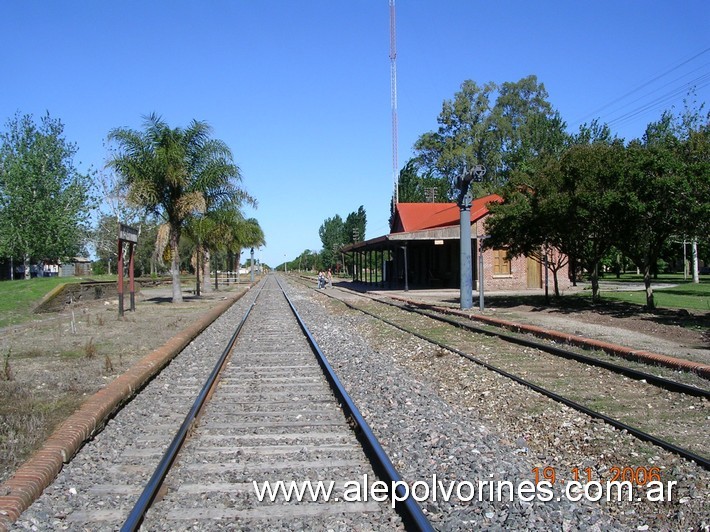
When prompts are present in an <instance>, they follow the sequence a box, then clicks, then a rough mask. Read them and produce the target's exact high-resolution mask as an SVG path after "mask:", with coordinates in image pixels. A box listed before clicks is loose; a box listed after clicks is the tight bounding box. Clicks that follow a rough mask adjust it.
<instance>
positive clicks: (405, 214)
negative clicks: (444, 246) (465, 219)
mask: <svg viewBox="0 0 710 532" xmlns="http://www.w3.org/2000/svg"><path fill="white" fill-rule="evenodd" d="M502 201H503V198H501V197H500V196H499V195H498V194H489V195H488V196H483V197H482V198H477V199H475V200H473V205H471V223H473V222H475V221H476V220H479V219H481V218H483V217H484V216H485V215H486V214H488V204H489V203H493V202H496V203H500V202H502ZM396 209H397V210H396V213H395V218H394V223H393V227H392V232H393V233H410V232H412V231H422V230H424V229H434V228H436V227H447V226H450V225H458V223H459V220H460V211H459V207H458V205H456V203H398V204H397V206H396Z"/></svg>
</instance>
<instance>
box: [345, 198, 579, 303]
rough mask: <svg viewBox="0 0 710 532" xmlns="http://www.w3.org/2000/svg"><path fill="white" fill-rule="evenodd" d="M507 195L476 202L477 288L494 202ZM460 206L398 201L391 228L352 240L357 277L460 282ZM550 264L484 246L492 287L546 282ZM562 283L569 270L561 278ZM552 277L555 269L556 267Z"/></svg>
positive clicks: (434, 284) (388, 283) (428, 284)
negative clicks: (545, 272) (384, 233)
mask: <svg viewBox="0 0 710 532" xmlns="http://www.w3.org/2000/svg"><path fill="white" fill-rule="evenodd" d="M501 201H503V200H502V198H501V197H500V196H498V195H497V194H491V195H488V196H484V197H482V198H478V199H476V200H474V201H473V204H472V205H471V250H472V261H471V262H472V270H473V271H472V273H473V280H474V289H475V288H477V286H478V279H479V271H478V270H479V259H480V255H479V253H480V246H479V244H480V242H481V239H482V238H485V227H484V221H485V218H486V216H488V214H489V211H488V205H489V204H491V203H494V202H501ZM459 240H460V210H459V207H458V205H456V203H398V204H397V206H396V211H395V215H394V217H393V221H392V228H391V232H390V234H388V235H384V236H380V237H377V238H373V239H370V240H366V241H364V242H357V243H355V244H350V245H349V246H346V247H345V248H344V250H343V251H344V252H345V253H348V254H351V256H352V259H353V263H354V264H355V267H354V271H353V280H355V281H360V282H364V283H371V284H376V285H378V286H384V287H388V288H402V287H404V286H405V285H407V286H409V287H413V288H458V287H459V283H460V278H461V275H460V245H459ZM543 270H544V268H543V266H542V264H540V262H539V261H538V260H536V259H534V258H532V257H516V258H513V259H509V258H508V256H507V251H506V250H504V249H488V250H485V251H484V252H483V281H484V287H485V289H486V290H496V291H498V290H500V291H507V290H525V289H532V288H541V287H542V286H543V282H544V271H543ZM558 280H559V282H560V288H561V289H564V288H566V287H567V286H569V276H568V275H567V272H566V270H565V273H564V275H560V276H559V278H558ZM550 283H552V274H551V273H550Z"/></svg>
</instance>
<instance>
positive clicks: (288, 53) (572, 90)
mask: <svg viewBox="0 0 710 532" xmlns="http://www.w3.org/2000/svg"><path fill="white" fill-rule="evenodd" d="M708 27H710V2H708V1H707V0H688V1H685V0H684V1H681V2H677V1H670V0H669V1H656V0H644V1H641V0H637V1H625V0H596V1H586V2H581V1H578V2H575V1H570V0H566V1H562V0H559V1H542V0H541V1H537V2H531V1H529V0H515V1H501V2H483V1H478V0H470V1H463V0H460V1H453V0H451V1H447V0H440V1H434V0H430V1H424V0H409V1H406V0H399V2H397V80H398V104H399V105H398V116H399V150H398V158H399V162H400V167H401V166H403V165H404V163H405V162H406V160H407V159H408V158H409V157H411V155H412V146H413V144H414V142H415V141H416V139H417V138H418V137H419V135H421V134H422V133H425V132H427V131H430V130H433V129H436V127H437V122H436V118H437V116H438V114H439V112H440V110H441V105H442V102H443V101H444V100H445V99H450V98H452V97H453V95H454V93H455V92H456V91H457V90H458V89H459V87H460V85H461V83H462V82H463V81H464V80H466V79H472V80H475V81H476V82H478V83H484V82H487V81H494V82H497V83H502V82H505V81H517V80H519V79H520V78H522V77H524V76H527V75H529V74H535V75H537V77H538V80H539V81H541V82H542V83H544V85H545V87H546V89H547V91H548V93H549V95H550V102H551V103H552V105H553V106H554V107H555V108H556V109H558V110H559V111H560V113H561V115H562V117H563V118H564V120H566V121H567V123H568V125H569V127H570V129H573V130H576V129H577V128H578V126H579V124H580V123H581V122H584V121H590V120H591V119H592V118H595V117H598V118H601V119H602V120H603V121H608V122H610V124H611V126H612V130H613V131H614V132H615V133H617V134H618V135H619V136H621V137H624V138H626V139H631V138H636V137H640V136H641V135H642V134H643V130H644V128H645V126H646V124H647V123H648V122H650V121H654V120H656V119H658V118H659V117H660V114H661V112H662V111H663V110H664V109H669V108H671V106H673V105H676V106H680V105H682V99H683V97H684V95H685V92H686V90H685V88H686V87H687V86H688V85H693V84H694V85H696V86H697V98H698V100H699V101H700V102H708V101H709V100H710V50H708V49H709V48H710V36H709V35H710V34H709V33H708ZM0 44H1V45H2V46H1V49H2V53H0V76H1V78H0V79H1V80H2V82H1V83H0V120H1V121H2V127H3V128H4V125H5V123H6V122H7V120H8V119H9V118H10V117H12V116H13V115H14V114H15V113H16V112H20V113H22V114H25V113H31V114H33V115H34V116H35V118H39V117H40V116H41V115H43V114H44V113H45V112H46V111H49V113H50V114H51V115H52V116H53V117H54V118H59V119H60V120H61V121H62V122H63V123H64V124H65V133H66V136H67V138H68V140H70V141H72V142H75V143H77V145H78V148H79V152H78V156H77V161H80V162H81V168H82V169H86V168H88V167H89V166H92V167H93V168H95V169H100V168H102V167H103V165H104V163H105V160H106V156H107V150H106V148H105V145H104V142H105V138H106V135H107V133H108V131H109V130H110V129H112V128H114V127H119V126H121V127H130V128H135V129H139V128H140V127H141V126H142V122H143V119H142V117H143V116H145V115H147V114H149V113H151V112H155V113H157V114H159V115H161V116H162V117H163V118H164V119H165V120H166V121H167V122H168V123H169V124H170V125H171V126H172V127H176V126H186V125H187V124H188V123H189V122H190V120H192V119H198V120H205V121H207V122H208V123H209V124H210V125H211V126H212V127H213V135H214V137H216V138H219V139H222V140H224V141H225V142H226V143H227V144H228V145H229V146H230V148H231V149H232V152H233V154H234V158H235V161H236V162H237V164H238V165H239V166H240V168H241V171H242V174H243V185H244V187H245V188H246V189H247V190H248V191H249V192H250V193H251V194H252V195H253V196H255V197H256V198H257V200H258V202H259V206H258V209H257V210H256V211H253V212H252V211H251V210H248V211H247V215H249V216H252V215H253V216H255V217H257V218H258V219H259V221H260V223H261V225H262V227H263V229H264V231H265V233H266V239H267V246H266V247H265V248H263V249H261V250H260V251H259V252H258V254H257V256H258V257H259V258H261V260H263V261H264V262H266V263H267V264H270V265H272V266H274V265H277V264H279V263H281V262H283V260H284V257H287V258H289V259H292V258H294V257H296V256H297V255H298V254H300V253H301V252H302V251H303V250H305V249H312V250H317V249H320V247H321V244H320V239H319V237H318V228H319V227H320V225H321V223H322V222H323V220H325V219H326V218H328V217H332V216H334V215H335V214H340V215H341V216H342V217H343V218H345V217H346V216H347V214H348V213H350V212H352V211H356V210H357V209H358V207H359V206H360V205H363V206H364V207H365V210H366V213H367V218H368V223H367V235H366V236H367V237H368V238H372V237H375V236H379V235H381V234H384V233H387V232H388V225H387V220H388V216H389V201H390V196H391V194H392V187H393V176H392V133H391V112H390V60H389V7H388V2H387V0H377V1H375V0H360V1H354V0H351V1H350V2H345V1H338V0H317V1H310V0H299V1H295V0H292V1H286V0H263V1H257V0H249V1H247V0H233V1H226V0H214V1H201V2H198V1H183V0H171V1H168V0H150V1H145V0H141V1H134V0H122V1H120V2H117V1H115V2H100V1H95V0H92V1H88V0H87V1H73V0H65V1H60V0H57V1H45V0H3V1H2V2H1V3H0ZM696 56H697V57H696ZM691 58H693V59H691ZM637 89H638V90H637ZM666 95H667V97H666ZM609 104H612V105H609ZM646 107H648V109H645V108H646ZM644 109H645V110H644Z"/></svg>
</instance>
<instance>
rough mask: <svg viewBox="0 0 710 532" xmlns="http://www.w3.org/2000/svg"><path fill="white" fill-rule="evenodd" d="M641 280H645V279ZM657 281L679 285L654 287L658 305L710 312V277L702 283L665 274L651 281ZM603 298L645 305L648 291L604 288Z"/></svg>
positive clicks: (702, 280) (703, 279)
mask: <svg viewBox="0 0 710 532" xmlns="http://www.w3.org/2000/svg"><path fill="white" fill-rule="evenodd" d="M659 277H660V276H659ZM636 282H638V281H636ZM640 282H643V279H641V281H640ZM656 283H677V286H674V287H672V288H653V299H654V301H655V302H656V307H658V308H678V309H681V308H684V309H688V310H704V311H708V312H710V279H708V278H702V277H701V279H700V283H698V284H694V283H693V282H691V281H684V280H683V276H682V275H680V276H676V278H675V279H674V278H672V277H671V276H664V277H663V278H659V279H658V280H657V281H654V282H653V283H651V287H653V286H654V284H656ZM602 299H613V300H616V301H625V302H627V303H635V304H638V305H642V306H643V305H645V304H646V292H645V291H644V290H640V291H628V292H627V291H604V290H603V288H602Z"/></svg>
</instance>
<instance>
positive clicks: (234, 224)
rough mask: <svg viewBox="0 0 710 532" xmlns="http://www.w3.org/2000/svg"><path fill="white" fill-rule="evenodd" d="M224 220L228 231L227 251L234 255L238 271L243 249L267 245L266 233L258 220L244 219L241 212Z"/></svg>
mask: <svg viewBox="0 0 710 532" xmlns="http://www.w3.org/2000/svg"><path fill="white" fill-rule="evenodd" d="M233 214H234V215H233V216H230V217H227V218H225V219H224V220H223V223H225V227H226V228H227V230H228V233H226V237H227V240H226V246H225V247H226V249H227V251H229V252H230V253H233V254H234V257H235V260H236V264H237V270H238V269H239V264H240V260H241V254H242V249H244V248H256V247H260V246H263V245H265V244H266V239H265V238H264V231H263V230H262V229H261V226H260V225H259V221H258V220H257V219H256V218H246V219H245V218H244V217H243V216H242V215H241V213H240V212H238V211H237V212H234V213H233Z"/></svg>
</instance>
